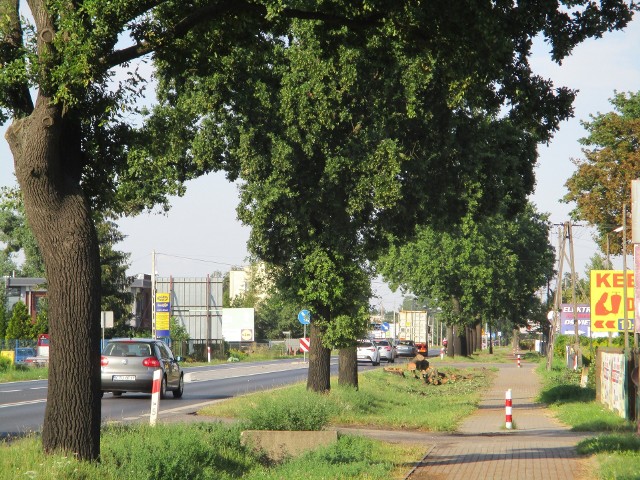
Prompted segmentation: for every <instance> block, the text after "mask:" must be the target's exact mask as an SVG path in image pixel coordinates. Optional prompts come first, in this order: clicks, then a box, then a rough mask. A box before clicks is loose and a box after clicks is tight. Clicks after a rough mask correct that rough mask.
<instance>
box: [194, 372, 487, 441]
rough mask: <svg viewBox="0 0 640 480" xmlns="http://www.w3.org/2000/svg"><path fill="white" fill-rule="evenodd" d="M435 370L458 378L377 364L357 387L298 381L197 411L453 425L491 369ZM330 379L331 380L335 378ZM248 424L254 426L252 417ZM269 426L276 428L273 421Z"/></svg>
mask: <svg viewBox="0 0 640 480" xmlns="http://www.w3.org/2000/svg"><path fill="white" fill-rule="evenodd" d="M439 370H440V371H441V372H446V373H447V374H449V375H451V374H456V375H457V376H458V378H459V380H457V381H455V382H450V383H447V384H444V385H439V386H433V385H428V384H426V383H425V382H424V381H423V380H421V379H417V378H414V376H413V375H405V376H404V377H402V376H400V375H395V374H392V373H387V372H385V371H384V370H383V369H377V370H372V371H368V372H366V373H361V374H360V376H359V390H358V391H356V390H355V389H353V388H351V387H341V386H335V387H332V389H331V391H330V392H329V393H328V394H323V395H319V394H317V393H314V392H310V391H307V389H306V385H305V384H303V383H300V384H296V385H292V386H288V387H283V388H280V389H278V390H272V391H269V392H259V393H255V394H251V395H249V396H244V397H236V398H232V399H229V400H225V401H224V402H219V403H215V404H212V405H210V406H207V407H205V408H204V409H202V410H201V411H200V412H198V413H199V415H208V416H213V417H237V418H248V419H254V418H256V417H260V422H258V423H259V424H260V425H262V424H264V423H265V422H263V421H262V420H264V419H266V421H268V420H269V419H273V420H274V422H275V423H276V424H277V422H276V420H277V419H278V418H279V415H284V417H287V418H292V419H297V418H299V417H301V416H303V415H305V412H307V416H309V417H319V416H321V415H322V416H326V423H327V424H329V425H334V426H336V425H343V426H359V425H368V426H372V427H384V428H393V429H405V428H409V429H417V430H422V431H454V430H455V429H456V427H457V425H458V424H459V422H460V421H461V420H462V419H463V418H464V417H466V416H468V415H469V414H471V413H472V412H473V411H474V410H475V409H476V406H477V404H478V402H479V401H480V398H481V393H482V390H483V388H484V387H486V385H488V384H490V383H491V381H492V377H493V375H494V372H493V371H492V370H490V369H474V368H469V369H455V368H440V369H439ZM463 377H466V378H463ZM332 384H333V385H336V384H337V381H336V379H333V381H332ZM312 405H313V407H311V406H312ZM320 410H322V411H320ZM252 428H256V426H255V423H254V424H253V425H252ZM269 428H270V429H277V425H276V427H273V426H272V427H269ZM308 429H317V428H308Z"/></svg>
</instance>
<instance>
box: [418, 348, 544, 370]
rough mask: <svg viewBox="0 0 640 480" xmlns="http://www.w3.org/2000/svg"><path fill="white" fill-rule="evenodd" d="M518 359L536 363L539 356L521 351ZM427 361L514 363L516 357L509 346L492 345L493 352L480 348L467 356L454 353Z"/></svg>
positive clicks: (444, 362) (434, 362) (438, 362)
mask: <svg viewBox="0 0 640 480" xmlns="http://www.w3.org/2000/svg"><path fill="white" fill-rule="evenodd" d="M520 360H521V361H522V362H529V363H534V362H535V363H537V362H539V361H540V360H541V357H540V355H539V354H538V353H536V352H521V353H520ZM429 362H431V363H433V364H434V365H440V364H446V363H452V362H453V363H469V364H474V363H515V362H517V358H516V357H514V355H513V349H512V348H511V347H510V346H509V347H493V353H489V350H488V349H487V350H481V351H479V352H476V353H472V354H471V355H469V356H466V357H463V356H462V355H456V356H455V357H453V358H451V357H447V356H446V355H445V357H444V359H442V360H440V355H438V356H435V357H429Z"/></svg>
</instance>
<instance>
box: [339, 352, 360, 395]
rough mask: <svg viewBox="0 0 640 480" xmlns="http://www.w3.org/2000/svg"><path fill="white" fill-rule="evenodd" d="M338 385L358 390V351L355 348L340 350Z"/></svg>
mask: <svg viewBox="0 0 640 480" xmlns="http://www.w3.org/2000/svg"><path fill="white" fill-rule="evenodd" d="M338 385H342V386H345V385H346V386H351V387H355V388H356V389H357V388H358V351H357V349H356V347H348V348H341V349H340V359H339V360H338Z"/></svg>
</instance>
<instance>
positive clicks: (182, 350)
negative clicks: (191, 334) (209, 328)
mask: <svg viewBox="0 0 640 480" xmlns="http://www.w3.org/2000/svg"><path fill="white" fill-rule="evenodd" d="M208 346H209V347H210V348H211V353H210V354H211V358H212V359H219V360H222V359H225V358H226V353H225V347H224V341H223V340H209V342H208ZM171 350H172V351H173V354H174V355H178V356H181V357H184V358H186V359H187V360H190V361H193V362H207V361H208V360H209V352H207V340H204V339H200V340H185V341H182V342H171Z"/></svg>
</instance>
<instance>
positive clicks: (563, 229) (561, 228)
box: [547, 221, 580, 370]
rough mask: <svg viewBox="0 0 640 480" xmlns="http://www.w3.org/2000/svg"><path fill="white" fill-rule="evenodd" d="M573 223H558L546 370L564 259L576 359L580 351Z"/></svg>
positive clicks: (557, 316)
mask: <svg viewBox="0 0 640 480" xmlns="http://www.w3.org/2000/svg"><path fill="white" fill-rule="evenodd" d="M573 226H574V225H573V224H572V223H571V221H568V222H564V223H563V224H558V225H557V227H558V248H559V253H558V278H557V281H556V295H555V299H554V305H553V315H552V317H551V318H552V325H551V333H550V334H549V346H548V348H549V350H548V352H547V370H551V366H552V363H553V345H554V342H555V334H556V329H558V328H560V323H559V322H560V318H559V314H560V307H561V305H562V275H563V273H564V272H563V270H564V261H565V259H566V260H568V261H569V267H570V268H571V301H572V306H573V325H574V334H575V339H574V341H575V343H574V352H575V355H576V359H578V358H580V357H579V351H580V332H579V329H578V327H579V325H578V304H577V297H576V268H575V260H574V253H573ZM567 240H568V241H569V257H568V258H567Z"/></svg>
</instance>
